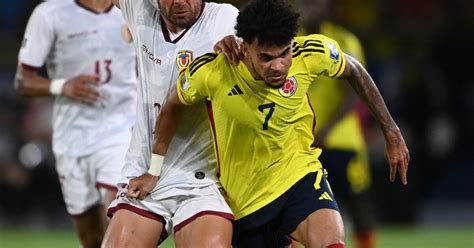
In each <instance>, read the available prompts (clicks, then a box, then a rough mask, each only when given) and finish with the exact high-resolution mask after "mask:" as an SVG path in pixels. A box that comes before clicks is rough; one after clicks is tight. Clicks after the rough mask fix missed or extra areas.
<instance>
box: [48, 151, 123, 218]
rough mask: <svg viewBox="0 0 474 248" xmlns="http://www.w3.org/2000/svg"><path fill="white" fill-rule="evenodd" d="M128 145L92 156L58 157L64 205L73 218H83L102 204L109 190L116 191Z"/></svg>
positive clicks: (57, 163)
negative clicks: (77, 216) (92, 208)
mask: <svg viewBox="0 0 474 248" xmlns="http://www.w3.org/2000/svg"><path fill="white" fill-rule="evenodd" d="M127 149H128V145H122V146H112V147H107V148H104V149H102V150H100V151H98V152H96V153H93V154H91V155H87V156H82V157H71V156H67V155H56V171H57V172H58V176H59V181H60V183H61V191H62V193H63V198H64V202H65V203H66V208H67V211H68V213H69V214H70V215H73V216H74V215H80V214H82V213H84V212H86V211H87V210H89V209H90V208H91V207H93V206H95V205H98V204H103V203H104V201H105V197H104V196H105V193H106V192H107V190H109V191H110V190H113V191H115V190H116V189H117V187H116V186H115V185H117V182H118V181H119V180H120V178H121V170H122V167H123V164H124V160H125V153H126V152H127Z"/></svg>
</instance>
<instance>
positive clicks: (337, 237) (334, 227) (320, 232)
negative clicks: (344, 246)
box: [291, 209, 344, 247]
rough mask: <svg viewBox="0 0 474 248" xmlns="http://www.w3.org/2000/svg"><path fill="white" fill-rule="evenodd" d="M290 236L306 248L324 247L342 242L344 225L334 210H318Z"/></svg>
mask: <svg viewBox="0 0 474 248" xmlns="http://www.w3.org/2000/svg"><path fill="white" fill-rule="evenodd" d="M291 236H292V237H293V238H295V239H296V240H298V241H299V242H301V243H302V244H304V245H305V246H306V247H326V246H328V245H331V244H337V243H343V242H344V224H343V222H342V218H341V215H340V214H339V212H338V211H336V210H334V209H319V210H317V211H315V212H313V213H312V214H310V215H309V216H308V217H307V218H306V219H305V220H304V221H303V222H301V223H300V224H299V225H298V227H297V228H296V230H295V231H293V232H292V233H291Z"/></svg>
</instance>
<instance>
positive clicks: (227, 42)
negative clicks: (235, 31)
mask: <svg viewBox="0 0 474 248" xmlns="http://www.w3.org/2000/svg"><path fill="white" fill-rule="evenodd" d="M240 43H241V42H240V40H239V39H238V38H237V37H235V35H227V36H226V37H224V38H222V40H220V41H218V42H217V43H216V44H215V45H214V51H215V52H216V53H221V52H222V53H224V54H225V56H226V57H227V59H228V60H229V62H230V63H231V64H232V65H238V64H239V62H240V60H241V59H242V58H243V53H242V51H241V50H240Z"/></svg>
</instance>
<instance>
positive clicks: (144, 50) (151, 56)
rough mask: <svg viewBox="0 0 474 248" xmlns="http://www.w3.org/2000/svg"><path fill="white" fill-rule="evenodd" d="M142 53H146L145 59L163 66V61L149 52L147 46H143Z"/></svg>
mask: <svg viewBox="0 0 474 248" xmlns="http://www.w3.org/2000/svg"><path fill="white" fill-rule="evenodd" d="M142 52H143V53H145V57H147V58H148V59H149V60H151V61H152V62H153V63H154V64H155V65H161V59H159V58H157V57H155V54H153V53H152V52H151V51H150V50H148V47H147V46H146V45H145V44H142Z"/></svg>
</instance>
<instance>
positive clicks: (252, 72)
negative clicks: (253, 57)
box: [242, 57, 263, 80]
mask: <svg viewBox="0 0 474 248" xmlns="http://www.w3.org/2000/svg"><path fill="white" fill-rule="evenodd" d="M242 62H244V64H245V66H246V67H247V70H249V72H250V75H252V77H253V79H254V80H263V79H262V78H261V77H260V75H258V73H257V71H256V70H255V67H254V66H253V64H252V62H251V61H250V60H249V59H247V58H245V57H244V59H243V60H242Z"/></svg>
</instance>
